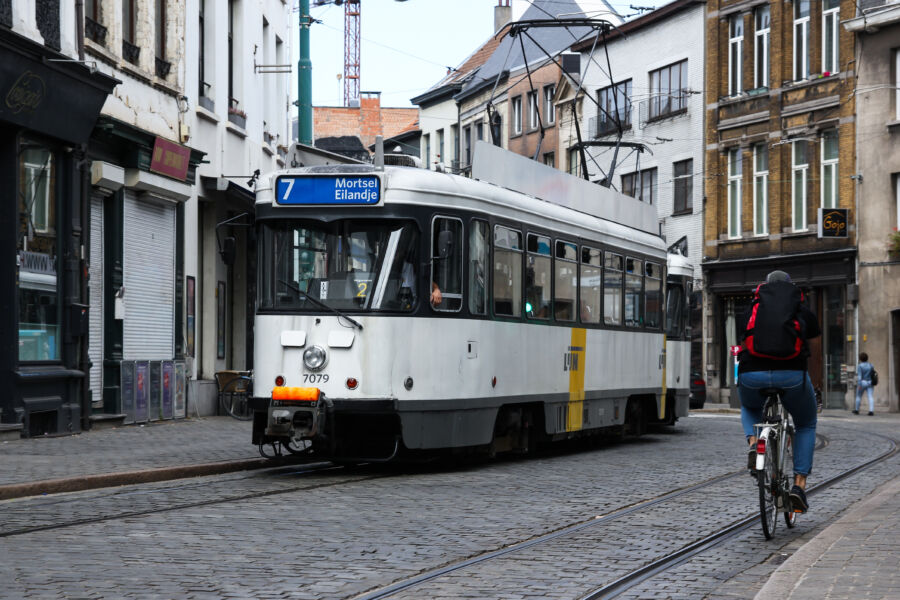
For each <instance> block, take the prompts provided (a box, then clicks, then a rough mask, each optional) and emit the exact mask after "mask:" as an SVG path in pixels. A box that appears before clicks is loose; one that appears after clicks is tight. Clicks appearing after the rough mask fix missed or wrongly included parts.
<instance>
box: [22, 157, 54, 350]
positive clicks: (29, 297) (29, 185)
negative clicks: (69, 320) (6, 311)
mask: <svg viewBox="0 0 900 600" xmlns="http://www.w3.org/2000/svg"><path fill="white" fill-rule="evenodd" d="M18 167H19V225H18V239H17V247H16V265H17V266H18V279H19V286H18V330H19V341H18V356H19V360H20V361H23V362H24V361H48V360H59V359H60V346H61V339H60V322H61V319H60V303H59V280H58V271H57V265H58V263H59V258H60V257H59V256H58V255H57V247H58V246H57V237H56V231H57V227H56V224H57V219H56V187H57V186H56V162H55V160H54V157H53V154H52V153H51V151H50V150H49V149H48V148H46V147H44V146H41V145H40V144H36V143H31V142H28V141H26V140H23V143H22V144H21V150H20V152H19V164H18Z"/></svg>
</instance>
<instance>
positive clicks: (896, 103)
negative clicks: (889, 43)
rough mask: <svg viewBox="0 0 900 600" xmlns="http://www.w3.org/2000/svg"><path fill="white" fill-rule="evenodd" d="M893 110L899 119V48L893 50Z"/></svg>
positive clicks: (899, 119)
mask: <svg viewBox="0 0 900 600" xmlns="http://www.w3.org/2000/svg"><path fill="white" fill-rule="evenodd" d="M894 88H895V89H896V93H895V95H894V111H895V113H896V117H897V120H898V121H900V50H894Z"/></svg>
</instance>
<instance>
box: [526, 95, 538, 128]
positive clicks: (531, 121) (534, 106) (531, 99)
mask: <svg viewBox="0 0 900 600" xmlns="http://www.w3.org/2000/svg"><path fill="white" fill-rule="evenodd" d="M537 126H538V101H537V92H528V128H529V129H537Z"/></svg>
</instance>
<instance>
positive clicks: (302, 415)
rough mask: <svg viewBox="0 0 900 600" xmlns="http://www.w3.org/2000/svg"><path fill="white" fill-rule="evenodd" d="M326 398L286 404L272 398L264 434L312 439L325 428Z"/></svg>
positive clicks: (327, 403) (326, 418)
mask: <svg viewBox="0 0 900 600" xmlns="http://www.w3.org/2000/svg"><path fill="white" fill-rule="evenodd" d="M329 404H330V402H329V401H328V400H327V399H324V398H323V399H319V400H318V401H316V402H314V403H308V404H288V403H285V402H279V401H277V400H273V401H272V402H271V403H270V404H269V410H268V419H267V422H266V435H267V436H270V437H274V438H289V439H295V440H313V439H315V438H317V437H319V436H320V435H321V433H322V432H323V431H324V430H325V424H326V422H327V420H328V412H329V410H328V405H329Z"/></svg>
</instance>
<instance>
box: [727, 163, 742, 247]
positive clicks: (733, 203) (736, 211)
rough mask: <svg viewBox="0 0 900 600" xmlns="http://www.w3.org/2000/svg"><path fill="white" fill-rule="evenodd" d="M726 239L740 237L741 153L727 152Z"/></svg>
mask: <svg viewBox="0 0 900 600" xmlns="http://www.w3.org/2000/svg"><path fill="white" fill-rule="evenodd" d="M728 237H729V238H739V237H741V151H740V149H739V148H735V149H734V150H729V151H728Z"/></svg>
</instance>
